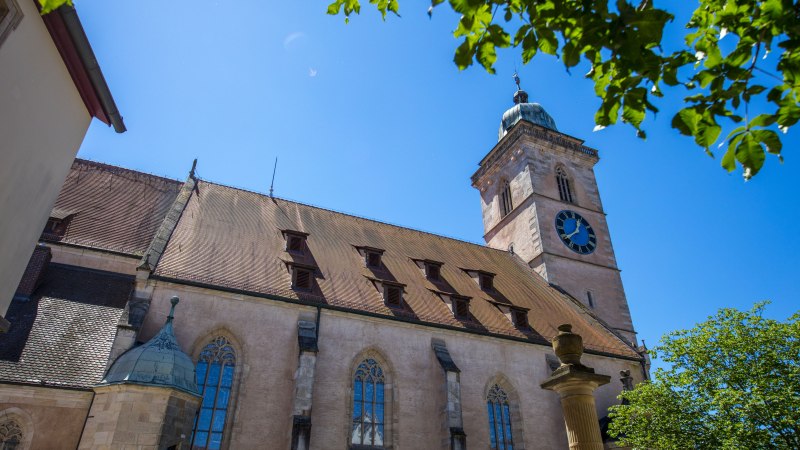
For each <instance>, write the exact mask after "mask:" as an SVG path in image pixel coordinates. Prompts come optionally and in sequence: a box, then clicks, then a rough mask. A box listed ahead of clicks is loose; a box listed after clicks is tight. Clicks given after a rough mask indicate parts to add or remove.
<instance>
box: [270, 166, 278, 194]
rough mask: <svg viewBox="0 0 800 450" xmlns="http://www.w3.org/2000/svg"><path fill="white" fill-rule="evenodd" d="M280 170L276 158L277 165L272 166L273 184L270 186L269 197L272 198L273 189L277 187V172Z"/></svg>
mask: <svg viewBox="0 0 800 450" xmlns="http://www.w3.org/2000/svg"><path fill="white" fill-rule="evenodd" d="M277 169H278V157H277V156H276V157H275V165H274V166H272V182H271V183H270V184H269V197H270V198H272V188H273V187H274V186H275V171H276V170H277Z"/></svg>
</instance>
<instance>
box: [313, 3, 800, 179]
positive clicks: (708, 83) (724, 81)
mask: <svg viewBox="0 0 800 450" xmlns="http://www.w3.org/2000/svg"><path fill="white" fill-rule="evenodd" d="M369 3H371V4H373V5H374V6H375V7H376V8H377V9H378V10H379V11H380V12H381V14H382V15H383V17H384V18H385V17H386V15H387V13H393V14H395V15H399V5H398V3H397V0H369ZM442 3H444V0H432V3H431V7H430V8H429V10H428V13H429V14H432V12H433V10H434V8H435V7H437V6H439V5H441V4H442ZM448 4H449V6H450V8H452V9H453V10H454V11H455V12H457V13H459V14H461V18H460V20H459V21H458V26H457V28H456V29H455V31H454V32H453V35H454V36H455V37H456V38H458V39H459V40H460V41H461V42H460V44H459V45H458V47H457V49H456V51H455V56H454V61H455V63H456V65H457V66H458V67H459V68H461V69H464V68H467V67H469V66H470V65H472V64H473V63H475V62H477V63H478V64H480V65H481V66H482V67H483V68H484V69H486V70H487V71H489V72H491V73H494V64H495V62H496V61H497V49H498V48H504V47H511V46H513V47H518V48H520V49H521V52H522V60H523V63H528V62H529V61H531V60H532V59H533V58H534V57H535V56H536V55H538V54H540V53H544V54H547V55H552V56H556V57H558V58H560V59H561V61H562V62H563V64H564V66H565V67H566V68H567V70H569V69H571V68H573V67H575V66H577V65H578V64H579V63H580V62H581V60H584V61H585V62H586V63H587V64H588V66H589V67H590V70H589V72H588V73H587V74H586V77H588V78H590V79H591V80H592V81H593V82H594V91H595V94H596V95H597V96H598V97H599V98H600V100H601V104H600V107H599V108H598V110H597V112H596V114H595V122H596V123H597V127H596V129H601V128H603V127H606V126H608V125H612V124H615V123H617V122H618V121H619V120H622V121H623V122H625V123H627V124H630V125H631V126H633V127H634V128H635V130H636V133H637V135H638V136H639V137H641V138H645V136H646V134H645V130H644V128H643V126H642V125H643V122H644V120H645V117H646V113H647V112H648V111H650V112H651V113H653V114H655V113H656V112H658V108H657V107H656V105H655V102H656V101H657V99H658V98H660V97H662V96H663V95H664V93H663V91H664V88H665V87H675V88H676V89H683V90H684V91H685V92H684V93H683V94H676V95H683V96H684V97H683V100H684V107H683V108H682V109H680V110H679V111H677V112H676V113H675V115H674V117H673V118H672V127H673V128H675V129H677V130H678V131H679V132H680V133H681V134H684V135H687V136H691V137H693V138H694V141H695V142H696V143H697V145H699V146H700V147H702V148H703V149H705V151H706V153H708V154H709V155H710V156H713V153H712V149H714V147H715V145H716V144H717V143H719V146H720V147H722V146H723V145H726V144H727V146H726V151H725V153H724V155H723V157H722V166H723V167H724V168H725V169H726V170H728V171H729V172H730V171H733V170H734V169H735V168H736V166H737V163H738V164H739V165H741V166H742V167H743V169H744V176H745V178H746V179H749V178H750V177H752V176H753V175H755V174H756V173H758V171H759V170H760V169H761V167H762V166H763V164H764V161H765V158H766V153H772V154H774V155H777V157H778V158H779V159H780V160H781V162H782V161H783V160H782V157H781V149H782V142H781V136H780V134H779V132H783V133H785V132H786V131H787V130H788V129H789V128H790V127H791V126H793V125H794V124H795V123H797V121H798V119H800V106H799V105H798V100H799V97H800V49H799V48H798V47H800V45H798V44H800V6H799V5H798V4H797V3H795V2H794V1H793V0H699V2H698V7H697V9H696V10H695V11H694V14H693V15H692V17H691V19H690V21H689V23H687V24H686V30H687V34H686V36H685V41H684V42H683V45H682V46H680V48H679V49H677V50H675V51H665V50H664V47H662V39H663V33H664V29H665V27H666V25H667V24H668V23H669V22H670V21H672V20H673V19H674V16H673V14H671V13H670V12H668V11H667V10H664V9H659V8H656V7H655V6H653V3H652V1H651V0H640V1H639V3H638V4H634V3H631V2H629V1H626V0H617V1H616V3H612V4H609V2H608V1H607V0H448ZM360 11H361V4H360V1H359V0H334V1H333V2H332V3H331V4H330V5H329V6H328V13H329V14H344V15H345V20H346V21H347V20H349V18H350V16H351V15H353V14H358V13H360ZM723 38H725V42H724V43H723V42H720V41H721V39H723ZM776 50H777V51H778V52H779V56H778V58H777V62H776V61H775V58H767V55H768V54H770V52H772V51H776ZM670 95H672V90H670ZM751 105H758V108H757V109H758V110H759V111H762V112H760V113H758V112H757V111H755V109H756V108H755V106H752V107H751ZM751 109H753V110H754V111H750V110H751ZM723 127H727V129H728V133H727V135H726V136H725V137H724V138H723V139H722V140H720V136H721V135H722V132H723Z"/></svg>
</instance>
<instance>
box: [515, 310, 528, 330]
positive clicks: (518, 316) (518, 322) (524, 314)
mask: <svg viewBox="0 0 800 450" xmlns="http://www.w3.org/2000/svg"><path fill="white" fill-rule="evenodd" d="M511 317H512V319H513V320H514V326H515V327H517V328H521V329H527V328H530V324H528V311H525V310H523V309H512V310H511Z"/></svg>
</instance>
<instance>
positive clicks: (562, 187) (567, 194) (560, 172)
mask: <svg viewBox="0 0 800 450" xmlns="http://www.w3.org/2000/svg"><path fill="white" fill-rule="evenodd" d="M556 184H557V185H558V196H559V198H561V201H562V202H567V203H575V201H574V199H573V197H572V188H571V187H570V183H569V178H567V173H566V172H565V171H564V168H563V167H559V168H557V169H556Z"/></svg>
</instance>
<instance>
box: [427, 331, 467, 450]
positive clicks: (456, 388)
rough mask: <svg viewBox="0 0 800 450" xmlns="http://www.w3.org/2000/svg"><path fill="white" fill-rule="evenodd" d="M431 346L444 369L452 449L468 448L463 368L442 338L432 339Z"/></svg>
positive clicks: (448, 425) (448, 426)
mask: <svg viewBox="0 0 800 450" xmlns="http://www.w3.org/2000/svg"><path fill="white" fill-rule="evenodd" d="M431 347H433V353H434V354H435V355H436V359H437V360H438V361H439V364H440V365H441V366H442V369H444V375H445V390H446V392H447V428H448V429H449V430H450V449H451V450H466V448H467V435H466V433H464V421H463V419H462V417H461V375H460V374H461V370H459V369H458V367H457V366H456V363H455V362H454V361H453V358H451V357H450V352H448V351H447V345H446V344H445V343H444V341H443V340H441V339H436V338H433V339H431Z"/></svg>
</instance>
